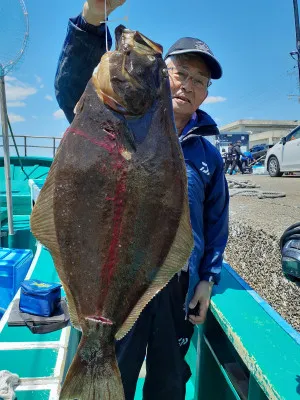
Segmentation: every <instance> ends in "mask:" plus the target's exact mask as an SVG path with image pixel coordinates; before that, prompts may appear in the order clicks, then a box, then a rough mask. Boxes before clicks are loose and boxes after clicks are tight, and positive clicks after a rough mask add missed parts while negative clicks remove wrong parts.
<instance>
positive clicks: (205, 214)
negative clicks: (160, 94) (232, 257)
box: [55, 15, 229, 310]
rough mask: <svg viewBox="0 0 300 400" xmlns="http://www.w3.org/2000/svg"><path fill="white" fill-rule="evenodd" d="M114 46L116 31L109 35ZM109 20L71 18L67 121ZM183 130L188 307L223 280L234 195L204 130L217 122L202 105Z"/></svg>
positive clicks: (63, 90)
mask: <svg viewBox="0 0 300 400" xmlns="http://www.w3.org/2000/svg"><path fill="white" fill-rule="evenodd" d="M108 43H109V47H110V46H111V37H110V36H109V38H108ZM105 51H106V48H105V28H104V25H100V26H99V27H95V26H92V25H89V24H87V23H86V22H85V20H84V19H83V18H82V17H81V16H80V15H79V16H78V17H76V18H72V19H70V21H69V25H68V31H67V36H66V39H65V42H64V45H63V49H62V52H61V55H60V58H59V62H58V68H57V73H56V79H55V91H56V98H57V101H58V103H59V105H60V107H61V109H62V110H63V111H64V113H65V115H66V117H67V119H68V121H69V122H70V123H71V122H72V120H73V118H74V113H73V110H74V107H75V105H76V103H77V101H78V100H79V98H80V97H81V95H82V93H83V92H84V90H85V87H86V84H87V82H88V81H89V79H90V78H91V76H92V73H93V70H94V68H95V67H96V66H97V65H98V63H99V61H100V59H101V57H102V55H103V54H104V53H105ZM196 113H197V118H194V120H191V121H190V123H189V124H188V125H187V126H186V128H185V129H184V131H183V134H182V135H181V136H180V138H179V140H180V143H181V146H182V150H183V154H184V158H185V162H186V168H187V177H188V195H189V205H190V217H191V224H192V229H193V235H194V249H193V251H192V253H191V256H190V259H189V262H188V270H189V289H188V293H187V298H186V310H187V308H188V304H189V302H190V301H191V299H192V297H193V295H194V291H195V288H196V286H197V284H198V283H199V281H201V280H206V281H214V282H215V283H218V281H219V278H220V272H221V267H222V261H223V252H224V249H225V246H226V243H227V239H228V203H229V195H228V188H227V183H226V179H225V176H224V172H223V160H222V157H221V155H220V153H219V151H218V150H217V149H216V148H215V147H214V146H213V145H212V144H211V143H210V142H209V141H208V140H206V139H205V138H204V137H203V136H207V135H217V134H219V131H218V128H217V126H216V123H215V122H214V121H213V119H212V118H211V117H210V116H209V115H208V114H206V113H205V112H204V111H201V110H197V111H196Z"/></svg>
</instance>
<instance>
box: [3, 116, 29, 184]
mask: <svg viewBox="0 0 300 400" xmlns="http://www.w3.org/2000/svg"><path fill="white" fill-rule="evenodd" d="M6 118H7V122H8V127H9V130H10V134H11V137H12V140H13V142H14V146H15V150H16V153H17V157H18V161H19V164H20V167H21V170H22V172H23V173H24V175H25V176H26V179H29V176H28V175H27V173H26V171H25V170H24V167H23V163H22V160H21V157H20V154H19V149H18V146H17V143H16V140H15V137H14V134H13V131H12V128H11V125H10V121H9V118H8V115H7V116H6ZM26 179H25V180H26Z"/></svg>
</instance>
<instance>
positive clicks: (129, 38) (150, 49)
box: [115, 25, 163, 54]
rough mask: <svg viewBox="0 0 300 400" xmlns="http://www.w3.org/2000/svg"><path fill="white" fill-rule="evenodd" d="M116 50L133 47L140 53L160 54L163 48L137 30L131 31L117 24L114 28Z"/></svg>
mask: <svg viewBox="0 0 300 400" xmlns="http://www.w3.org/2000/svg"><path fill="white" fill-rule="evenodd" d="M115 38H116V50H117V51H120V50H123V51H124V50H130V49H133V48H134V49H135V51H136V52H138V53H141V54H147V53H149V54H157V53H158V54H162V53H163V48H162V46H161V45H160V44H158V43H156V42H153V40H150V39H149V38H147V37H146V36H144V35H143V34H142V33H140V32H139V31H132V30H130V29H127V28H125V26H124V25H119V26H117V28H116V29H115Z"/></svg>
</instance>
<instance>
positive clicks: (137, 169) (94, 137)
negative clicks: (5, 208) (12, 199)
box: [31, 31, 193, 400]
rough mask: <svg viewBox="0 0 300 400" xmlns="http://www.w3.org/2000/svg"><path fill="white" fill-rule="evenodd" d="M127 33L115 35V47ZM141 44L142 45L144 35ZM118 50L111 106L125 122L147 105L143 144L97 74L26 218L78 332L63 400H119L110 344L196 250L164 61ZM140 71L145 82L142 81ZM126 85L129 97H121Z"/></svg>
mask: <svg viewBox="0 0 300 400" xmlns="http://www.w3.org/2000/svg"><path fill="white" fill-rule="evenodd" d="M126 32H127V33H126ZM126 32H125V34H127V36H128V32H130V31H126ZM123 34H124V32H123V31H121V33H120V32H117V35H119V37H118V39H119V40H121V42H122V40H123V39H122V35H123ZM130 39H131V37H130ZM137 40H139V41H140V43H141V44H142V43H143V36H141V37H140V36H139V37H138V39H137ZM124 43H125V44H126V40H123V42H122V43H121V44H118V47H119V49H118V51H117V52H116V54H115V53H114V52H112V53H110V55H109V57H110V59H111V61H110V64H109V67H110V70H109V78H110V83H111V87H112V88H113V92H112V93H113V94H114V97H113V100H111V99H108V102H109V105H110V106H111V107H115V106H116V107H117V108H118V107H119V108H118V111H119V112H122V110H123V109H126V110H127V113H128V114H131V115H143V114H144V113H145V112H146V111H148V110H149V109H150V108H151V107H152V118H151V119H150V121H149V123H148V124H146V123H145V124H144V127H145V129H146V130H147V132H146V135H145V139H144V140H143V142H142V143H139V144H138V143H136V142H135V140H134V137H133V135H132V133H131V132H130V130H129V128H128V126H127V123H126V119H125V118H124V117H123V116H122V115H119V114H117V113H116V112H115V111H113V110H112V109H111V108H110V107H108V106H107V105H105V104H104V103H103V101H105V99H107V98H106V96H105V93H106V94H107V93H109V95H110V92H109V90H110V89H108V91H107V92H105V91H103V86H102V89H101V88H100V89H101V90H102V91H101V90H100V91H99V87H100V86H101V85H100V86H99V80H97V78H98V75H97V73H95V74H94V77H93V79H91V81H90V82H89V83H88V85H87V88H86V90H85V92H84V94H83V96H82V98H81V100H80V102H79V104H78V105H77V114H76V117H75V119H74V121H73V123H72V124H71V126H70V128H69V129H68V130H67V132H66V133H65V136H64V138H63V140H62V142H61V145H60V148H59V150H58V152H57V155H56V157H55V160H54V162H53V165H52V167H51V170H50V173H49V176H48V178H47V181H46V183H45V185H44V187H43V189H42V191H41V193H40V196H39V198H38V201H37V203H36V205H35V207H34V210H33V214H32V219H31V225H32V231H33V233H34V235H35V236H36V237H37V238H38V239H39V240H40V241H41V242H42V243H43V244H45V245H46V246H47V247H48V248H49V250H50V251H51V254H52V256H53V258H54V262H55V266H56V269H57V271H58V274H59V276H60V278H61V280H62V283H63V286H64V288H65V290H66V293H67V298H68V303H69V309H70V314H71V318H72V322H73V324H74V326H76V327H78V328H79V327H80V329H81V330H82V333H83V336H82V340H81V342H80V345H79V348H78V351H77V354H76V356H75V358H74V360H73V363H72V365H71V367H70V369H69V371H68V374H67V377H66V380H65V382H64V385H63V389H62V392H61V396H60V399H63V400H67V399H68V400H69V399H72V400H74V399H80V400H92V399H101V400H122V399H123V398H124V393H123V387H122V383H121V379H120V373H119V370H118V367H117V363H116V359H115V352H114V338H115V337H117V338H120V337H122V336H123V335H124V334H126V332H127V331H128V330H129V329H130V328H131V327H132V325H133V324H134V322H135V321H136V319H137V318H138V315H139V314H140V312H141V311H142V309H143V308H144V307H145V305H146V304H147V303H148V302H149V301H150V300H151V298H152V297H153V296H154V295H155V294H156V293H157V292H158V291H159V290H160V289H161V288H162V287H164V286H165V285H166V284H167V282H168V281H169V280H170V279H171V277H172V276H173V275H174V274H175V273H176V272H177V271H179V270H180V269H181V268H182V266H183V265H184V263H185V262H186V260H187V259H188V257H189V254H190V251H191V249H192V246H193V239H192V233H191V228H190V223H189V212H188V200H187V187H186V184H187V183H186V172H185V165H184V160H183V156H182V153H181V149H180V146H179V142H178V138H177V135H176V129H175V125H174V120H173V111H172V104H171V97H170V89H169V82H168V77H167V74H166V73H165V64H164V62H163V60H162V58H161V54H159V53H158V52H157V51H156V47H155V44H153V46H152V44H151V43H152V42H151V43H150V45H149V48H150V50H149V49H146V50H145V49H143V48H142V50H140V49H139V51H138V52H137V53H136V54H135V51H134V47H133V48H130V52H129V53H130V54H129V55H128V54H126V57H127V58H129V60H128V59H127V60H125V61H126V62H125V63H124V62H123V61H124V60H123V61H122V58H121V55H122V52H121V53H120V51H123V52H124V51H125V50H126V51H127V53H128V48H126V46H125V50H124V48H123V47H124ZM146 44H147V43H146ZM135 45H136V42H135ZM147 45H148V44H147ZM122 46H123V47H122ZM137 46H138V47H139V44H138V45H137ZM151 46H152V48H151ZM157 46H158V45H157ZM145 48H146V47H145ZM154 48H155V51H153V49H154ZM143 51H146V52H147V51H148V52H150V53H151V57H150V58H149V54H146V55H145V54H143ZM120 54H121V55H120ZM152 54H153V55H152ZM126 57H125V58H126ZM130 57H131V58H130ZM121 61H122V63H123V64H122V65H125V64H126V63H127V64H128V65H129V66H130V65H131V66H132V65H133V67H134V68H133V69H131V70H130V71H131V73H132V74H135V75H134V76H132V78H131V77H130V74H128V75H127V72H126V71H125V76H126V78H127V81H126V79H125V80H124V79H123V78H122V77H120V76H119V75H118V74H119V72H118V71H119V70H120V68H118V65H119V64H120V62H121ZM130 63H131V64H130ZM151 63H152V64H153V65H152V64H151ZM151 65H152V66H151ZM134 69H136V70H137V73H135V72H134ZM143 73H144V74H145V73H146V74H147V75H148V77H147V79H144V81H143V79H142V77H143ZM151 73H152V75H153V76H150V75H151ZM122 85H123V88H124V85H125V89H127V90H123V92H122V90H121V89H122ZM135 85H136V88H137V89H136V91H135V89H134V88H135ZM154 89H155V90H154ZM105 90H106V89H105ZM147 90H148V97H147V96H146V95H145V91H147ZM141 93H142V96H140V100H141V101H140V102H138V101H136V96H137V95H139V94H141ZM154 93H155V96H154ZM103 95H104V96H103ZM102 100H103V101H102ZM115 100H116V102H115V103H114V101H115ZM141 118H143V117H142V116H141ZM45 218H47V221H46V222H45ZM42 219H43V221H42Z"/></svg>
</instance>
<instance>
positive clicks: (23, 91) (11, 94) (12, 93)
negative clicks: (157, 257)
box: [5, 76, 37, 107]
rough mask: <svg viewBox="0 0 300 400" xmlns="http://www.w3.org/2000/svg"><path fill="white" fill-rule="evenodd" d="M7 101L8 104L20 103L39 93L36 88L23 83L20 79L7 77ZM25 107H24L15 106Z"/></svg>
mask: <svg viewBox="0 0 300 400" xmlns="http://www.w3.org/2000/svg"><path fill="white" fill-rule="evenodd" d="M5 86H6V99H7V101H8V102H19V101H20V100H25V99H26V98H27V97H28V96H32V95H33V94H35V93H36V92H37V90H36V88H35V87H33V86H30V85H28V84H27V83H24V82H21V81H19V80H18V79H16V78H14V77H12V76H7V77H6V85H5ZM14 107H24V106H14Z"/></svg>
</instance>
